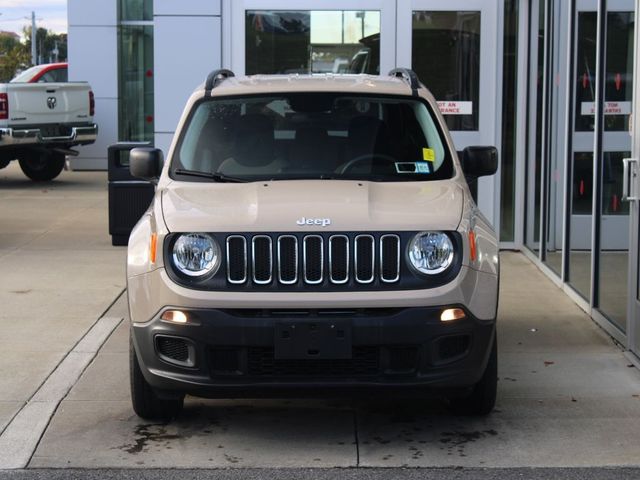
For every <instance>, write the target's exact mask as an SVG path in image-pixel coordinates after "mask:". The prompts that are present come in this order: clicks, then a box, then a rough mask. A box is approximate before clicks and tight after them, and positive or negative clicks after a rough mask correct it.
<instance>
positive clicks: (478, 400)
mask: <svg viewBox="0 0 640 480" xmlns="http://www.w3.org/2000/svg"><path fill="white" fill-rule="evenodd" d="M497 391H498V341H497V337H496V335H495V334H494V336H493V346H492V347H491V354H490V356H489V362H488V363H487V368H486V369H485V371H484V373H483V374H482V378H481V379H480V381H479V382H478V383H476V384H475V386H474V387H473V390H472V391H471V393H470V394H469V395H468V396H466V397H462V398H451V399H449V407H450V408H451V410H452V411H453V412H454V413H456V414H458V415H488V414H489V413H491V411H492V410H493V407H495V405H496V394H497Z"/></svg>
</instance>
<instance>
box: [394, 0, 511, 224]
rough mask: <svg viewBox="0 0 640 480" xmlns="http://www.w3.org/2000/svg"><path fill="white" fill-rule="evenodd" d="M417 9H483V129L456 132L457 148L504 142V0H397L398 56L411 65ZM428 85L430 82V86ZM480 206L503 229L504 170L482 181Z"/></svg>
mask: <svg viewBox="0 0 640 480" xmlns="http://www.w3.org/2000/svg"><path fill="white" fill-rule="evenodd" d="M414 11H480V12H481V13H480V15H481V16H480V95H479V98H480V102H481V103H480V106H479V108H480V113H479V116H478V125H479V130H476V131H452V132H451V136H452V138H453V141H454V143H455V145H456V149H457V150H462V149H463V148H465V147H467V146H470V145H494V146H496V147H497V148H498V150H500V147H501V144H502V138H501V136H502V95H501V92H502V63H503V59H502V50H503V41H504V40H503V30H504V20H503V18H504V2H502V1H498V2H490V1H487V0H449V1H448V2H442V1H441V0H397V28H396V32H397V46H396V59H397V63H398V65H399V66H411V52H412V15H413V12H414ZM427 87H428V85H427ZM478 206H479V207H480V210H481V211H482V213H483V214H484V215H485V216H486V217H487V219H488V220H489V222H491V223H492V225H493V226H494V228H495V229H496V231H498V232H499V231H500V170H498V173H496V175H494V176H492V177H485V178H480V179H479V181H478Z"/></svg>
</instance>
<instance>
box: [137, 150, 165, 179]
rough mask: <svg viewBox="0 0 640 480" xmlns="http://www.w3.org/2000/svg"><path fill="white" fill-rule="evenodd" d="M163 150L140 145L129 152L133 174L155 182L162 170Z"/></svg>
mask: <svg viewBox="0 0 640 480" xmlns="http://www.w3.org/2000/svg"><path fill="white" fill-rule="evenodd" d="M162 161H163V155H162V150H160V149H157V148H151V147H138V148H134V149H132V150H131V153H130V154H129V171H130V172H131V175H133V176H134V177H137V178H142V179H143V180H148V181H150V182H153V181H155V180H157V179H158V178H159V177H160V172H162Z"/></svg>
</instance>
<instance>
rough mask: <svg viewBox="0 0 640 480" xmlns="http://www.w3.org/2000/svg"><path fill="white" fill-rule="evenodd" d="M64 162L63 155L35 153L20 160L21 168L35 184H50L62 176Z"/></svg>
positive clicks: (30, 153)
mask: <svg viewBox="0 0 640 480" xmlns="http://www.w3.org/2000/svg"><path fill="white" fill-rule="evenodd" d="M64 160H65V156H64V155H63V154H61V153H55V152H37V151H33V152H29V154H28V156H25V157H22V158H20V168H21V169H22V171H23V172H24V174H25V175H26V176H27V177H29V178H30V179H31V180H33V181H34V182H48V181H50V180H53V179H54V178H56V177H57V176H58V175H60V172H62V169H63V168H64Z"/></svg>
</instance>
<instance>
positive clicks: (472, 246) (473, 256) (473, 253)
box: [469, 230, 477, 262]
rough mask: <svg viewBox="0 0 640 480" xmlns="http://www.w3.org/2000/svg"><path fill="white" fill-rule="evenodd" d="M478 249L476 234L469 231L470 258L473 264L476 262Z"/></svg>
mask: <svg viewBox="0 0 640 480" xmlns="http://www.w3.org/2000/svg"><path fill="white" fill-rule="evenodd" d="M476 257H477V248H476V233H475V232H474V231H473V230H469V258H470V259H471V261H472V262H474V261H475V260H476Z"/></svg>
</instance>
